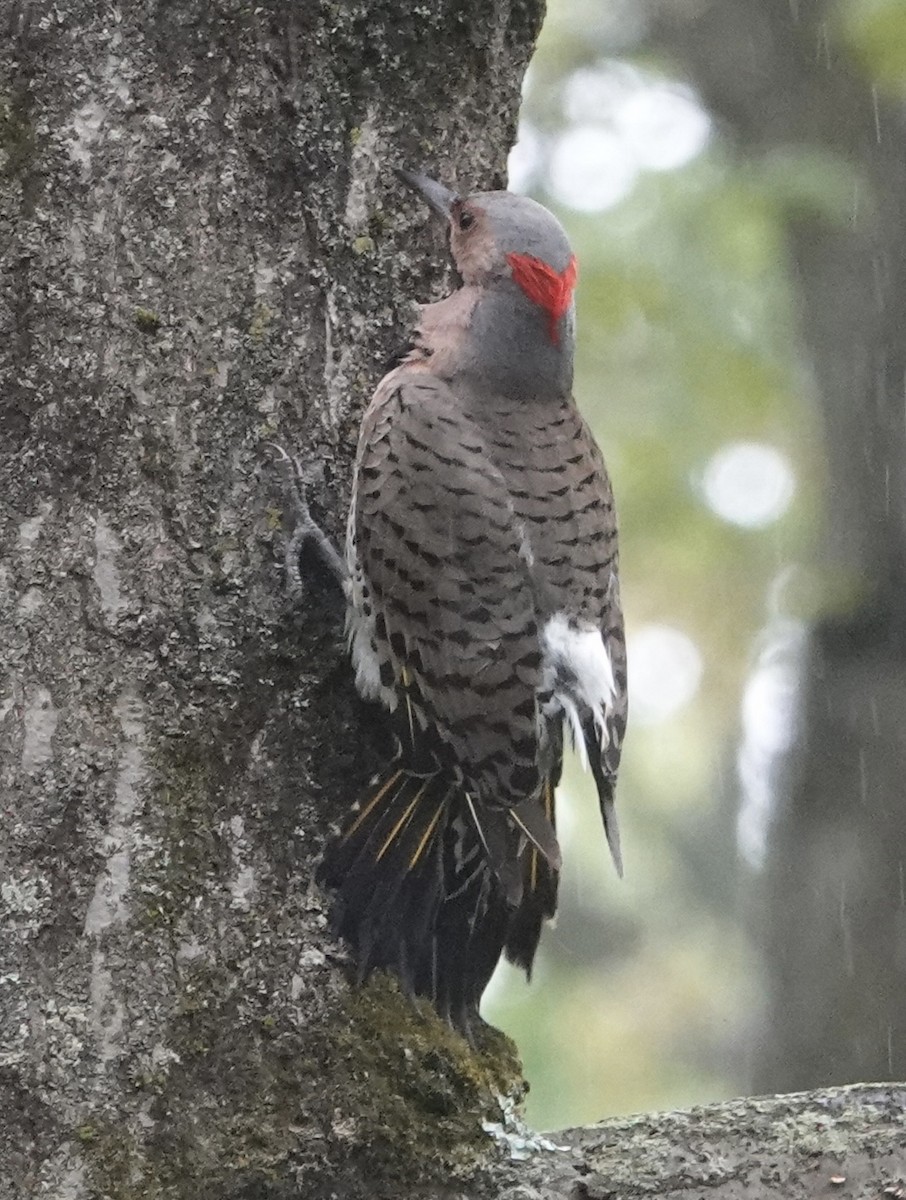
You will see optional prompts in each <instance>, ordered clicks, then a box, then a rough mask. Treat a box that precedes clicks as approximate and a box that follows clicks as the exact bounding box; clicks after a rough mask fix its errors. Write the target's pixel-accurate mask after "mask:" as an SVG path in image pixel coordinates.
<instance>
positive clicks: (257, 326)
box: [249, 304, 274, 342]
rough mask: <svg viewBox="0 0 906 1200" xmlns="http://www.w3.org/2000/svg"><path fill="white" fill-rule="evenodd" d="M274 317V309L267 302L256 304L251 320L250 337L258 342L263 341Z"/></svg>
mask: <svg viewBox="0 0 906 1200" xmlns="http://www.w3.org/2000/svg"><path fill="white" fill-rule="evenodd" d="M273 319H274V312H273V309H271V308H269V307H268V305H266V304H256V305H255V311H254V312H253V313H252V319H251V321H250V322H249V337H250V338H252V340H253V341H256V342H261V341H263V340H264V338H265V336H266V335H267V331H268V328H269V326H270V324H271V322H272V321H273Z"/></svg>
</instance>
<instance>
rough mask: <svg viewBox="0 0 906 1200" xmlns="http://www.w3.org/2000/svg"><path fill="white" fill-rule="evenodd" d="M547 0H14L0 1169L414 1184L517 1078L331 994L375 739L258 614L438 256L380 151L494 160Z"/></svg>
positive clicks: (3, 507)
mask: <svg viewBox="0 0 906 1200" xmlns="http://www.w3.org/2000/svg"><path fill="white" fill-rule="evenodd" d="M541 7H542V6H541V0H497V2H496V3H492V4H486V3H484V2H483V0H438V2H435V3H432V4H430V5H421V6H419V5H415V6H411V5H404V4H400V3H397V2H396V0H343V2H342V3H328V2H326V0H324V2H322V3H314V2H312V3H301V4H299V3H296V4H289V3H282V2H280V0H273V2H271V3H265V4H263V5H245V4H239V3H234V2H232V0H225V2H224V3H217V4H210V3H207V2H206V0H172V2H157V3H155V2H153V0H145V2H139V3H136V4H130V5H126V6H123V7H114V6H106V5H97V4H94V3H89V2H88V0H58V2H55V3H50V2H49V0H0V255H2V263H0V372H2V378H0V550H2V562H0V646H2V660H0V729H2V742H0V798H2V812H3V836H2V843H0V855H2V867H0V870H2V874H0V904H2V909H0V919H2V950H0V953H2V961H0V1113H2V1114H3V1117H2V1120H0V1195H2V1196H4V1197H5V1196H10V1197H16V1198H17V1200H19V1198H23V1200H24V1198H27V1197H31V1196H37V1195H39V1194H40V1195H41V1196H45V1195H46V1196H53V1197H59V1198H63V1197H66V1198H70V1200H80V1198H83V1197H101V1196H103V1197H116V1198H117V1200H120V1198H122V1200H125V1198H126V1197H128V1198H130V1200H131V1198H132V1197H149V1198H151V1197H153V1198H158V1197H168V1198H170V1197H172V1198H177V1197H199V1196H204V1197H206V1198H207V1197H220V1196H252V1195H254V1196H256V1197H264V1196H305V1197H317V1196H320V1195H330V1194H338V1195H342V1196H348V1197H355V1196H358V1195H362V1194H367V1195H369V1196H379V1195H398V1194H401V1193H403V1194H405V1193H406V1189H407V1187H411V1188H412V1191H410V1192H409V1194H413V1192H414V1189H415V1185H416V1184H424V1185H427V1180H428V1179H429V1178H430V1177H431V1176H432V1175H436V1174H442V1175H444V1176H446V1175H447V1174H449V1172H450V1171H451V1170H453V1169H454V1168H455V1169H457V1170H464V1169H466V1168H467V1167H470V1166H471V1165H472V1164H474V1163H476V1162H481V1161H482V1160H483V1159H484V1158H486V1157H487V1155H488V1147H489V1145H490V1144H491V1143H490V1141H489V1139H487V1137H486V1136H485V1135H484V1134H483V1133H482V1131H481V1127H480V1124H479V1118H480V1117H481V1116H482V1115H489V1116H490V1117H492V1118H493V1117H494V1116H495V1115H497V1116H499V1097H500V1096H501V1095H503V1094H504V1093H506V1092H507V1091H509V1090H511V1089H512V1088H513V1087H516V1086H518V1070H517V1068H516V1066H515V1064H514V1061H513V1058H512V1054H511V1052H510V1050H509V1048H508V1046H507V1045H506V1044H504V1041H503V1039H499V1040H495V1039H493V1038H491V1039H490V1040H489V1044H488V1046H486V1047H484V1049H485V1050H486V1051H487V1052H486V1053H485V1054H484V1055H475V1054H472V1053H471V1052H470V1051H469V1050H468V1048H467V1047H466V1046H465V1045H464V1044H463V1043H462V1042H461V1041H460V1040H459V1039H458V1038H456V1037H454V1036H453V1035H452V1034H450V1033H449V1032H448V1031H446V1030H445V1029H444V1028H443V1027H441V1026H440V1025H439V1023H437V1022H436V1021H434V1020H433V1018H432V1017H431V1016H430V1014H427V1013H424V1012H422V1013H421V1014H419V1013H413V1012H412V1011H411V1010H410V1009H409V1007H408V1006H407V1005H405V1004H404V1003H402V1002H401V1001H400V999H399V997H398V996H397V995H396V994H395V992H394V991H393V989H392V987H390V986H389V985H387V984H386V983H384V984H382V983H380V982H379V983H378V984H377V985H376V986H374V987H372V988H368V989H364V990H361V991H351V990H350V989H349V987H348V983H347V979H346V977H345V973H344V964H343V963H342V961H341V958H340V956H339V955H338V953H337V951H336V948H335V947H334V946H333V945H332V944H331V942H330V939H329V937H328V934H327V932H326V927H325V919H324V914H323V909H322V903H321V900H320V898H319V897H318V896H317V895H316V894H315V893H314V892H313V891H312V889H311V887H310V880H311V874H312V864H313V862H314V859H315V856H316V854H317V852H318V849H319V846H320V844H321V842H322V839H323V836H324V834H325V832H326V830H327V828H328V825H329V823H330V822H331V820H333V819H336V818H337V817H338V816H339V813H340V811H341V810H342V809H344V808H345V807H346V806H347V805H348V804H349V803H350V801H351V799H352V798H353V797H354V793H355V790H356V787H357V786H358V784H359V783H360V782H361V781H363V779H364V777H365V776H366V775H367V773H368V770H369V766H370V760H369V751H368V743H367V733H368V731H367V729H366V728H365V727H364V726H363V723H362V722H363V716H362V712H361V710H360V709H359V708H358V707H357V705H356V703H355V701H354V699H353V697H352V695H351V691H350V689H349V687H348V686H347V685H348V673H347V671H346V667H345V658H344V654H343V650H342V638H341V632H340V628H341V627H340V623H339V614H338V613H337V611H336V608H337V603H336V600H335V599H334V598H332V597H331V594H330V591H329V589H325V590H324V591H323V594H321V593H319V591H318V589H317V588H316V589H315V590H314V591H313V593H312V594H310V596H309V597H308V599H307V602H306V603H304V604H303V605H302V607H301V608H300V609H297V610H294V611H290V610H288V609H287V606H286V604H285V603H284V601H283V599H282V596H283V582H284V581H283V578H282V567H281V562H280V547H281V545H282V542H283V539H284V532H283V530H282V529H281V511H280V510H281V505H282V498H281V491H280V487H279V483H280V474H279V472H278V471H277V470H276V469H275V466H274V456H273V454H272V453H271V452H270V451H269V450H268V449H267V447H266V443H267V442H268V441H270V440H275V441H278V442H282V443H283V444H285V445H287V446H289V447H291V448H292V449H293V450H296V451H300V452H301V453H303V454H304V455H306V456H307V457H308V459H309V460H310V461H311V462H312V463H316V464H317V466H318V468H319V471H318V473H317V476H316V485H315V488H314V494H315V498H316V499H317V500H318V501H319V502H320V512H321V514H322V516H323V519H324V521H325V523H326V525H327V526H328V527H329V529H330V530H331V532H332V533H333V534H334V535H337V536H339V534H340V531H341V528H342V524H343V518H344V515H345V508H346V501H347V478H348V470H349V462H350V456H351V451H352V447H353V443H354V437H355V431H356V429H357V425H358V419H359V415H360V412H361V408H362V405H363V403H364V402H365V400H366V398H367V395H368V393H369V391H370V388H371V387H372V386H373V384H374V381H375V379H376V377H377V375H378V373H379V370H378V367H379V363H380V362H381V360H382V357H383V356H384V355H385V354H386V352H387V351H388V349H389V348H390V344H391V341H392V339H393V337H394V336H396V335H397V334H398V331H399V329H400V328H401V327H404V326H406V325H407V324H408V322H409V319H410V312H409V308H408V302H409V299H410V298H413V297H415V296H416V295H420V296H421V297H422V298H425V297H426V293H428V291H429V289H430V288H431V287H432V286H434V285H436V283H437V282H438V281H437V278H436V270H435V269H434V268H433V267H432V265H431V264H436V263H437V262H438V261H439V259H440V257H441V256H440V255H439V254H438V250H439V248H440V239H439V238H434V236H433V234H429V233H427V232H425V233H423V232H422V231H423V230H425V229H426V226H427V223H426V221H425V214H424V212H423V211H421V210H420V209H419V207H418V205H417V204H414V203H413V202H412V200H411V197H405V198H404V196H403V193H402V192H401V190H400V189H399V188H398V186H397V185H396V183H395V181H394V179H393V177H392V174H391V170H390V168H391V167H392V166H393V165H394V164H395V163H397V162H400V161H403V162H406V163H409V164H412V165H415V166H423V165H424V166H427V167H432V168H435V169H437V170H438V171H439V172H440V173H442V174H443V175H444V177H445V178H447V179H451V180H455V178H456V177H457V176H458V177H460V178H462V179H463V180H469V181H480V183H481V184H482V185H484V186H488V185H493V184H494V183H495V181H497V183H498V184H499V183H500V182H501V181H502V179H503V174H502V172H503V169H504V164H505V156H506V153H507V150H508V148H509V146H510V144H511V142H512V137H513V130H514V124H515V117H516V112H517V105H518V99H519V85H520V82H521V78H522V73H523V70H524V67H525V65H526V63H527V60H528V57H529V55H530V53H531V50H532V46H533V42H534V38H535V35H536V33H537V30H538V27H539V23H540V17H541Z"/></svg>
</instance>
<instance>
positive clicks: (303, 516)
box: [267, 442, 346, 604]
mask: <svg viewBox="0 0 906 1200" xmlns="http://www.w3.org/2000/svg"><path fill="white" fill-rule="evenodd" d="M267 445H268V446H269V447H270V448H271V449H272V450H273V451H275V453H276V454H277V456H278V460H279V462H280V465H281V467H282V468H283V473H284V477H285V480H284V488H285V492H286V499H287V508H288V510H289V513H290V514H291V516H292V518H293V519H294V525H293V530H292V533H291V535H290V537H289V539H288V540H287V542H286V545H285V547H284V549H283V567H284V570H285V571H286V591H287V594H288V596H289V598H290V600H291V601H292V602H293V603H294V604H295V603H299V602H301V600H302V599H303V598H304V596H305V592H306V580H305V576H304V575H303V572H302V567H301V559H302V556H303V554H304V553H305V552H306V551H308V550H313V551H314V552H315V554H316V555H317V557H318V559H319V561H320V562H321V563H322V564H323V565H324V567H326V568H327V571H328V572H329V574H330V577H331V579H332V580H333V581H334V582H335V583H336V585H337V586H338V587H339V588H342V587H343V586H344V584H345V582H346V564H345V563H344V562H343V559H342V557H341V556H340V553H339V551H338V550H337V548H336V546H335V545H334V544H333V542H332V541H331V540H330V538H329V537H328V536H327V534H326V533H325V532H324V530H323V529H322V528H321V526H320V525H319V524H318V523H317V521H315V519H314V517H312V515H311V511H310V509H309V507H308V488H309V485H310V484H311V483H312V482H313V479H312V475H313V472H312V469H311V467H309V466H307V465H306V464H304V463H303V462H301V461H300V459H298V458H296V457H295V456H294V455H291V454H287V452H286V451H285V450H284V449H283V447H282V446H278V445H277V443H276V442H268V443H267Z"/></svg>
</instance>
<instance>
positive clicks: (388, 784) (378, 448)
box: [319, 171, 627, 1034]
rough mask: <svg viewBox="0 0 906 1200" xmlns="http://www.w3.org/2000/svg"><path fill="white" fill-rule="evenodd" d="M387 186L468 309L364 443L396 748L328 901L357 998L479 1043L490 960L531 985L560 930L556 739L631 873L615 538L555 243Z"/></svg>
mask: <svg viewBox="0 0 906 1200" xmlns="http://www.w3.org/2000/svg"><path fill="white" fill-rule="evenodd" d="M397 174H398V175H399V177H400V178H401V179H402V181H403V182H404V183H405V184H406V185H407V186H408V187H410V188H411V189H413V190H414V191H415V192H417V193H419V194H420V195H421V197H422V198H423V199H424V200H425V201H426V202H427V204H428V206H429V207H430V208H431V209H432V210H433V211H434V213H436V214H437V215H438V216H440V217H441V218H442V219H443V220H444V221H445V222H446V223H447V224H448V226H449V237H450V248H451V252H452V256H453V260H454V263H455V266H456V268H457V270H458V272H459V275H460V276H461V280H462V286H461V287H459V288H458V289H457V290H456V291H454V292H453V294H452V295H450V296H448V297H447V298H446V299H444V300H441V301H440V302H438V303H433V304H427V305H425V306H423V307H422V309H421V319H420V321H419V323H418V326H417V328H416V330H415V332H414V334H413V336H412V337H411V340H410V342H409V344H408V346H407V347H406V348H405V349H404V350H403V351H401V352H400V354H399V355H398V356H396V358H395V360H394V361H393V362H392V363H391V364H390V369H389V371H388V373H387V374H386V375H385V376H384V378H383V379H382V380H381V381H380V383H379V384H378V387H377V389H376V391H375V393H374V396H373V398H372V400H371V403H370V405H369V407H368V409H367V411H366V413H365V416H364V419H363V422H362V427H361V434H360V438H359V444H358V452H357V456H356V463H355V476H354V484H353V494H352V503H351V508H350V513H349V522H348V528H347V540H346V574H347V578H346V589H347V600H348V607H347V633H348V637H349V643H350V650H351V656H352V663H353V666H354V669H355V674H356V684H357V687H358V689H359V691H360V692H361V693H362V694H363V695H364V696H365V697H367V698H370V699H373V700H377V701H379V702H380V703H381V704H382V705H383V706H384V707H385V708H386V709H387V710H388V711H389V713H390V714H391V720H392V722H393V726H394V730H395V734H396V739H397V744H398V749H397V753H396V756H395V758H394V759H393V761H392V762H390V763H389V764H388V766H387V768H386V770H385V771H383V772H382V773H381V775H380V776H379V777H378V778H377V779H375V780H374V781H372V784H371V785H370V786H369V788H368V790H367V792H366V794H365V795H363V796H362V797H361V798H360V800H359V801H358V803H357V804H356V805H355V806H354V808H353V809H352V812H351V813H350V815H349V817H348V819H347V821H346V823H345V825H344V826H343V828H342V829H341V830H340V832H339V833H338V834H337V835H336V836H335V837H334V838H333V839H332V840H331V842H330V843H329V844H328V846H327V849H326V851H325V855H324V858H323V861H322V864H321V867H320V869H319V880H320V882H321V883H322V884H323V885H324V886H325V887H326V888H328V889H330V890H331V891H332V892H333V893H334V894H335V906H334V915H335V922H336V927H337V930H338V932H339V934H340V935H341V936H342V937H343V938H344V939H345V940H346V942H347V943H349V945H350V947H351V948H352V951H353V954H354V956H355V959H356V961H357V963H358V968H359V974H360V976H361V977H365V976H367V975H368V974H369V973H370V972H371V971H372V970H374V969H378V968H382V969H385V970H389V971H391V972H393V973H395V974H396V975H397V976H398V978H399V979H400V981H401V984H402V986H403V988H404V989H405V990H406V991H407V992H408V993H410V994H414V995H419V996H426V997H428V998H429V999H430V1000H431V1001H432V1003H433V1004H434V1006H435V1007H436V1009H437V1010H438V1011H439V1012H440V1013H441V1015H442V1016H444V1017H445V1018H446V1019H448V1020H449V1021H450V1022H451V1023H452V1024H453V1025H454V1026H456V1027H457V1028H459V1029H460V1030H462V1031H464V1032H466V1033H467V1034H469V1033H470V1031H471V1026H472V1023H473V1022H474V1021H475V1020H476V1018H477V1017H478V1006H479V1002H480V1000H481V995H482V993H483V991H484V989H485V987H486V986H487V983H488V981H489V980H490V977H491V974H492V973H493V971H494V968H495V966H496V965H497V963H498V961H499V959H500V957H501V955H505V956H506V957H507V958H508V959H509V960H510V961H512V962H513V963H515V964H517V965H518V966H521V967H522V968H523V969H524V970H525V972H526V974H527V975H529V976H530V974H531V969H532V963H533V960H534V957H535V952H536V949H537V946H538V942H539V938H540V935H541V931H542V927H543V925H544V923H545V922H546V921H547V920H549V919H551V918H552V917H553V916H554V914H555V912H556V907H557V888H558V880H559V873H560V865H561V858H560V849H559V846H558V842H557V837H556V821H555V800H554V790H555V788H556V787H557V784H558V782H559V779H560V772H561V766H562V760H563V747H564V731H568V734H569V735H570V736H571V738H572V741H573V742H574V744H575V746H576V747H577V749H578V751H579V754H580V756H581V757H582V759H583V760H584V761H585V763H586V764H587V765H589V766H590V768H591V771H592V774H593V777H594V780H595V784H596V785H597V791H598V797H599V800H600V808H601V814H602V817H603V822H604V830H605V834H606V838H607V842H608V844H609V847H610V852H611V855H612V857H613V860H614V863H615V865H616V868H617V870H618V872H620V873H622V864H621V858H620V841H619V833H618V828H617V820H616V813H615V810H614V785H615V782H616V775H617V766H618V762H619V758H620V750H621V745H622V740H623V733H624V730H625V726H626V711H627V706H626V653H625V639H624V634H623V619H622V612H621V607H620V590H619V579H618V573H617V528H616V518H615V513H614V503H613V496H612V492H611V486H610V482H609V479H608V476H607V472H606V469H605V466H604V462H603V459H602V456H601V453H600V451H599V450H598V447H597V445H596V444H595V441H594V439H593V437H592V435H591V433H590V431H589V428H588V426H587V424H586V423H585V421H584V420H583V418H582V416H581V415H580V413H579V411H578V409H577V407H576V404H575V401H574V400H573V398H572V382H573V352H574V328H575V306H574V290H575V285H576V274H577V268H576V259H575V256H574V254H573V253H572V250H571V248H570V244H569V241H568V239H567V236H566V233H565V231H564V230H563V228H562V226H561V225H560V223H559V222H558V221H557V220H556V218H555V217H554V216H553V215H552V214H551V213H549V212H548V211H547V210H546V209H545V208H543V207H542V206H541V205H540V204H537V203H536V202H535V201H533V200H530V199H528V198H526V197H524V196H517V195H514V194H512V193H510V192H505V191H493V192H476V193H474V194H471V195H459V194H457V193H456V192H454V191H451V190H450V189H448V188H447V187H445V186H443V185H442V184H440V183H438V182H436V181H434V180H432V179H429V178H427V177H425V176H423V175H416V174H412V173H410V172H406V171H400V172H397Z"/></svg>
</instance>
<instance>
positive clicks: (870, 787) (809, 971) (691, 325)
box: [484, 0, 906, 1128]
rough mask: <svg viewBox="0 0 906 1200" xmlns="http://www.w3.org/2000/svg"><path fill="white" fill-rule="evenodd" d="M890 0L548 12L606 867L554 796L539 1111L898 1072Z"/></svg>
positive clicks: (903, 420) (549, 1115) (517, 980)
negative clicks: (553, 873) (611, 564)
mask: <svg viewBox="0 0 906 1200" xmlns="http://www.w3.org/2000/svg"><path fill="white" fill-rule="evenodd" d="M904 102H906V5H904V4H903V3H902V0H839V2H836V3H821V2H820V0H810V3H809V4H808V5H806V4H802V5H801V11H800V5H799V3H798V0H776V2H775V0H721V2H719V3H707V2H706V0H701V2H698V3H694V4H677V3H673V4H669V5H667V4H665V5H662V6H659V5H657V4H654V3H651V4H645V3H643V2H642V0H550V3H549V6H548V16H547V20H546V23H545V25H544V30H543V33H542V36H541V40H540V42H539V44H538V48H537V53H536V56H535V59H534V61H533V63H532V66H531V69H530V71H529V74H528V77H527V80H526V85H525V92H524V104H523V109H522V121H521V126H520V132H519V140H518V144H517V145H516V147H515V149H514V150H513V153H512V157H511V160H510V186H511V187H512V188H513V189H514V190H518V191H523V192H527V193H529V194H531V195H532V196H534V197H536V198H537V199H539V200H540V201H542V202H543V203H544V204H546V205H548V206H549V207H550V208H552V209H553V210H554V211H555V212H556V213H557V214H558V215H559V216H560V218H561V220H562V221H563V222H564V224H565V225H566V227H567V230H568V231H569V233H570V235H571V237H572V239H573V243H574V246H575V249H576V252H577V255H578V258H579V263H580V279H579V292H578V319H579V349H578V362H577V383H576V391H577V395H578V398H579V401H580V404H581V406H582V408H583V410H584V412H585V413H586V415H587V416H588V417H589V419H590V420H591V422H592V424H593V426H594V428H595V431H596V434H597V437H598V440H599V442H600V444H601V446H602V448H603V450H604V452H605V455H606V458H607V461H608V464H609V467H610V471H611V474H612V477H613V481H614V486H615V490H616V494H617V500H618V508H619V514H620V519H621V545H622V581H623V600H624V608H625V611H626V614H627V620H628V633H629V672H630V674H629V679H630V725H629V734H628V736H627V740H626V746H625V754H624V760H623V762H624V766H623V771H622V776H621V781H620V788H619V791H618V806H619V810H620V813H621V821H622V829H623V844H624V855H625V860H626V878H625V880H624V881H622V882H620V881H618V880H617V879H616V878H615V876H614V872H613V870H612V868H611V866H610V863H609V861H607V855H606V847H605V843H604V839H603V834H602V831H601V828H600V822H599V817H598V811H597V803H596V799H595V795H594V787H593V784H592V783H591V780H590V778H588V777H583V775H582V773H581V770H580V769H579V767H578V764H577V763H575V762H572V763H571V764H570V765H569V767H568V769H567V771H566V774H565V778H564V784H563V787H562V789H561V803H560V814H561V818H560V819H561V828H562V830H563V841H564V859H565V864H566V865H565V870H564V877H563V884H562V893H561V895H562V900H561V913H560V916H559V919H558V922H557V924H556V927H555V928H553V929H549V930H548V931H547V932H546V934H545V937H544V939H543V942H542V951H541V954H540V957H539V961H538V965H537V968H536V974H535V979H534V981H533V983H532V985H531V986H530V987H529V986H527V985H526V984H525V981H524V980H523V978H522V977H521V975H520V974H518V973H517V972H515V971H513V970H512V969H510V968H506V967H502V968H501V969H500V971H499V972H498V974H497V976H496V977H495V980H494V982H493V984H492V987H491V989H490V990H489V992H488V994H487V997H486V1000H485V1004H484V1013H485V1016H486V1017H487V1018H488V1019H489V1020H490V1021H491V1022H492V1023H494V1024H495V1025H498V1026H499V1027H501V1028H503V1029H504V1030H505V1031H506V1032H508V1033H509V1034H510V1035H511V1036H512V1037H514V1038H515V1040H516V1042H517V1043H518V1046H519V1048H520V1051H521V1053H522V1055H523V1059H524V1064H525V1069H526V1073H527V1076H528V1078H529V1080H530V1083H531V1087H532V1090H531V1093H530V1096H529V1100H528V1104H527V1117H528V1119H529V1122H530V1123H531V1124H533V1125H535V1126H536V1127H540V1128H556V1127H560V1126H566V1125H569V1124H578V1123H584V1122H589V1121H593V1120H595V1119H597V1118H600V1117H603V1116H606V1115H610V1114H616V1113H625V1112H632V1111H638V1110H642V1109H653V1108H668V1107H678V1106H684V1105H689V1104H692V1103H698V1102H705V1101H711V1100H719V1099H721V1098H725V1097H729V1096H731V1095H735V1094H739V1093H744V1092H752V1091H780V1090H796V1089H799V1088H810V1087H814V1086H819V1085H823V1084H833V1083H846V1082H854V1081H856V1080H858V1079H889V1078H900V1079H902V1078H906V899H904V896H906V888H904V873H903V861H904V859H906V806H904V791H906V636H904V634H906V535H904V530H906V362H904V347H906V269H904V264H906V174H904V159H906V119H904V108H906V106H904Z"/></svg>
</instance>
